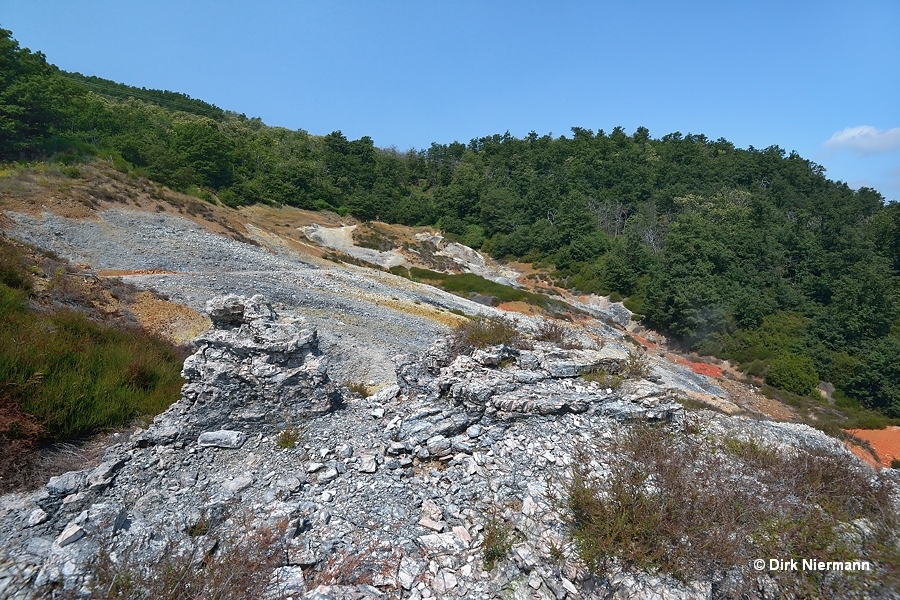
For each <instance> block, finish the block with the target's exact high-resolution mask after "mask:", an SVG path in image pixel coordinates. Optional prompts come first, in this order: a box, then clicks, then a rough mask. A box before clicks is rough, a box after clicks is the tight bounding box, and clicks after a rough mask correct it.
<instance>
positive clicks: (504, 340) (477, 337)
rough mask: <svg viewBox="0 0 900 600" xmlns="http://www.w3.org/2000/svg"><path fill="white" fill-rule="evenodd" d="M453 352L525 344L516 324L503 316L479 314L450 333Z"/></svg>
mask: <svg viewBox="0 0 900 600" xmlns="http://www.w3.org/2000/svg"><path fill="white" fill-rule="evenodd" d="M450 342H451V346H452V351H453V354H468V353H470V352H472V351H473V350H475V349H476V348H486V347H488V346H499V345H501V344H502V345H504V346H511V347H516V348H518V347H523V346H524V345H525V344H526V341H525V338H524V337H523V336H522V334H521V332H519V329H518V328H517V327H516V324H515V323H513V322H512V321H511V320H510V319H507V318H504V317H485V316H484V315H479V316H477V317H475V318H474V319H472V320H469V321H464V322H462V323H460V324H459V325H457V326H456V328H454V329H453V331H452V332H451V333H450Z"/></svg>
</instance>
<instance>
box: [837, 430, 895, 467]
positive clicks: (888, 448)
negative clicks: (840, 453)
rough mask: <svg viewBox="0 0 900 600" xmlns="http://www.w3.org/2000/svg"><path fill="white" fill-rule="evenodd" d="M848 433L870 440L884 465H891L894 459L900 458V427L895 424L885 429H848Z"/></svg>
mask: <svg viewBox="0 0 900 600" xmlns="http://www.w3.org/2000/svg"><path fill="white" fill-rule="evenodd" d="M847 433H849V434H850V435H853V436H855V437H858V438H859V439H861V440H865V441H866V442H868V443H869V445H870V446H872V449H874V450H875V452H876V453H877V454H878V458H880V459H881V464H882V465H883V466H885V467H890V466H891V460H892V459H895V458H896V459H898V460H900V427H898V426H896V425H894V426H891V427H885V428H884V429H848V430H847ZM854 453H855V451H854Z"/></svg>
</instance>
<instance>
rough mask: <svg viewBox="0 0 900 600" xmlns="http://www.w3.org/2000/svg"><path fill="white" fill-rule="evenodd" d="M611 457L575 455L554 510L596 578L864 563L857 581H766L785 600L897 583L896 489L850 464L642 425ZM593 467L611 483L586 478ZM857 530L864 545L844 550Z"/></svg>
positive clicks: (687, 576) (691, 577) (694, 576)
mask: <svg viewBox="0 0 900 600" xmlns="http://www.w3.org/2000/svg"><path fill="white" fill-rule="evenodd" d="M610 446H611V447H610V448H605V449H603V450H600V449H598V450H597V451H596V452H595V451H591V450H582V451H581V452H577V453H576V454H575V456H574V461H573V467H572V472H571V478H570V479H569V481H568V482H567V484H566V486H565V491H564V493H563V495H562V496H561V497H559V498H557V499H556V500H557V502H558V503H559V504H560V505H561V507H562V508H563V514H564V515H565V518H566V520H567V522H568V524H569V527H570V531H571V536H572V541H573V542H574V544H575V547H576V549H577V552H578V555H579V557H580V558H581V559H582V560H583V561H584V563H585V564H586V565H587V566H588V568H589V569H590V570H591V571H593V572H594V573H596V574H598V575H603V574H605V573H607V572H608V571H609V570H610V569H612V568H623V569H625V570H648V571H651V572H657V573H661V574H668V575H671V576H674V577H676V578H678V579H680V580H682V581H696V580H708V578H710V577H716V576H717V575H719V574H721V573H724V572H725V571H728V570H730V569H732V568H735V567H737V568H738V569H741V568H742V567H743V568H746V565H748V564H750V561H751V560H753V559H755V558H759V557H770V556H771V557H775V556H779V557H782V556H783V557H812V556H828V557H829V558H828V559H827V560H835V561H846V560H860V557H861V556H863V557H865V559H866V560H869V561H871V562H873V563H875V566H874V568H873V571H871V572H867V573H865V574H864V575H863V576H862V577H859V576H858V575H857V574H855V573H849V572H848V573H842V574H841V577H838V578H835V577H828V576H827V574H825V573H820V572H815V571H801V572H769V573H768V574H769V575H770V576H772V577H774V578H775V579H776V581H777V584H778V585H779V586H780V593H781V594H783V595H784V596H785V597H848V596H852V595H854V594H853V592H860V591H862V590H866V591H867V592H869V593H872V594H874V595H876V596H877V595H878V593H877V590H879V588H880V589H881V590H885V589H895V588H894V586H896V584H897V583H898V570H897V568H896V567H895V565H897V564H898V562H897V561H898V560H900V548H898V547H897V546H896V544H895V542H894V541H892V540H895V539H896V538H895V535H896V531H897V526H898V524H900V523H898V518H897V514H896V513H895V511H894V510H893V509H892V506H893V503H892V499H891V498H892V492H891V489H892V487H893V486H892V484H891V483H890V482H889V481H888V480H887V479H886V478H884V477H877V476H876V477H873V475H872V473H871V471H869V470H868V469H865V468H862V467H861V466H860V465H859V463H858V461H857V460H856V459H855V458H853V457H850V456H845V455H830V454H825V453H822V452H820V451H817V450H814V449H811V448H806V449H804V448H801V449H798V451H797V452H796V453H790V454H787V453H782V452H780V451H778V450H777V449H775V448H772V447H769V446H767V445H765V444H764V443H762V442H759V441H757V440H754V439H735V438H730V437H725V438H724V439H722V440H713V439H711V438H709V437H708V436H706V435H704V434H703V433H702V432H699V433H697V434H696V435H694V434H691V433H689V432H688V431H687V430H685V431H684V432H676V431H674V430H673V429H672V428H664V427H658V426H657V427H653V426H649V425H635V426H632V427H630V428H629V429H628V430H627V431H626V432H625V433H624V435H621V436H619V437H618V438H616V439H614V440H612V441H611V442H610ZM610 455H612V458H610ZM598 461H599V462H605V463H607V464H608V465H609V470H608V472H607V473H608V474H606V475H604V476H600V475H597V474H596V473H594V472H593V471H592V470H591V468H590V465H591V463H592V462H598ZM737 482H740V483H737ZM856 519H866V520H867V523H868V524H869V527H870V528H871V531H872V533H871V535H867V536H866V537H865V538H857V542H855V543H854V544H848V543H847V535H846V532H847V531H848V527H849V523H851V522H853V521H855V520H856ZM855 544H859V545H858V546H856V545H855ZM863 577H864V579H863ZM745 583H746V585H747V586H750V585H753V583H752V581H745Z"/></svg>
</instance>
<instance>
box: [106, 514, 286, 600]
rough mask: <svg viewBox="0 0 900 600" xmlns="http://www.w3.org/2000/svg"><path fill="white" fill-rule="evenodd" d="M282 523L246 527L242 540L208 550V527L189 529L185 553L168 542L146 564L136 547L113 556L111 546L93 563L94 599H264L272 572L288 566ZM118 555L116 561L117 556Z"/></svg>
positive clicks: (223, 541)
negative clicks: (158, 553) (188, 541)
mask: <svg viewBox="0 0 900 600" xmlns="http://www.w3.org/2000/svg"><path fill="white" fill-rule="evenodd" d="M286 530H287V522H286V520H283V521H281V522H279V523H277V524H276V525H274V526H266V527H253V526H250V525H248V527H246V528H245V529H243V530H242V531H241V532H240V534H238V537H235V538H232V539H227V538H226V539H219V540H217V543H216V544H215V545H213V546H212V550H208V549H209V548H210V546H209V544H208V542H207V539H206V538H207V537H208V536H209V535H212V534H214V533H215V532H213V531H211V528H210V526H209V524H208V523H207V522H206V521H202V522H201V524H199V525H197V526H195V527H193V528H192V530H191V531H189V532H188V533H189V536H190V538H196V539H195V541H192V542H191V543H190V544H189V545H188V547H187V551H184V549H183V547H182V545H180V544H177V543H176V542H175V541H174V540H171V539H170V540H168V541H167V542H166V546H165V548H164V551H163V553H162V555H161V556H160V559H159V560H158V561H155V562H151V563H147V562H146V561H145V560H143V559H142V558H141V554H140V553H137V552H135V551H134V550H133V549H130V548H126V549H125V550H117V551H115V552H113V548H112V547H110V546H111V544H110V543H109V542H108V541H106V542H101V543H103V544H105V545H106V547H101V549H100V550H99V551H98V552H97V553H96V555H95V558H94V560H93V561H92V562H91V563H90V565H89V568H90V575H91V578H90V584H89V585H90V586H91V597H92V598H104V599H106V600H113V599H116V600H118V599H122V600H126V599H127V600H132V599H135V600H137V599H144V598H158V599H159V600H175V599H182V598H216V599H219V600H228V599H234V600H239V599H242V598H262V597H264V592H265V591H266V588H267V587H268V586H269V584H270V581H271V575H272V571H273V570H274V569H275V568H276V567H278V566H281V565H283V564H284V563H285V539H286V538H285V531H286ZM114 557H115V558H114Z"/></svg>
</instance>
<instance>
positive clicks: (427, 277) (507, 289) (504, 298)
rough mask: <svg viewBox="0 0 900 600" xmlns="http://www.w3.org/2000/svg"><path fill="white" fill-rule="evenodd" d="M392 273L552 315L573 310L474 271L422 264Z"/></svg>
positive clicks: (449, 290)
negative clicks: (440, 269)
mask: <svg viewBox="0 0 900 600" xmlns="http://www.w3.org/2000/svg"><path fill="white" fill-rule="evenodd" d="M390 272H391V273H393V274H394V275H399V276H401V277H406V278H408V279H412V280H413V281H418V282H421V283H428V284H431V285H434V286H436V287H439V288H441V289H443V290H445V291H448V292H450V293H451V294H456V295H457V296H462V297H463V298H469V297H471V296H475V295H477V296H483V297H486V298H490V299H492V300H493V302H492V304H494V305H497V304H500V303H503V302H525V303H526V304H531V305H533V306H538V307H540V308H543V309H544V310H546V311H548V312H550V313H553V314H565V313H567V312H571V311H572V307H571V306H569V305H567V304H565V303H564V302H562V301H560V300H557V299H555V298H550V297H549V296H546V295H544V294H536V293H534V292H529V291H526V290H521V289H518V288H514V287H512V286H508V285H503V284H501V283H496V282H494V281H491V280H490V279H485V278H484V277H482V276H480V275H475V274H474V273H440V272H438V271H431V270H429V269H422V268H420V267H410V268H409V269H407V268H406V267H399V266H398V267H391V268H390Z"/></svg>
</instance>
